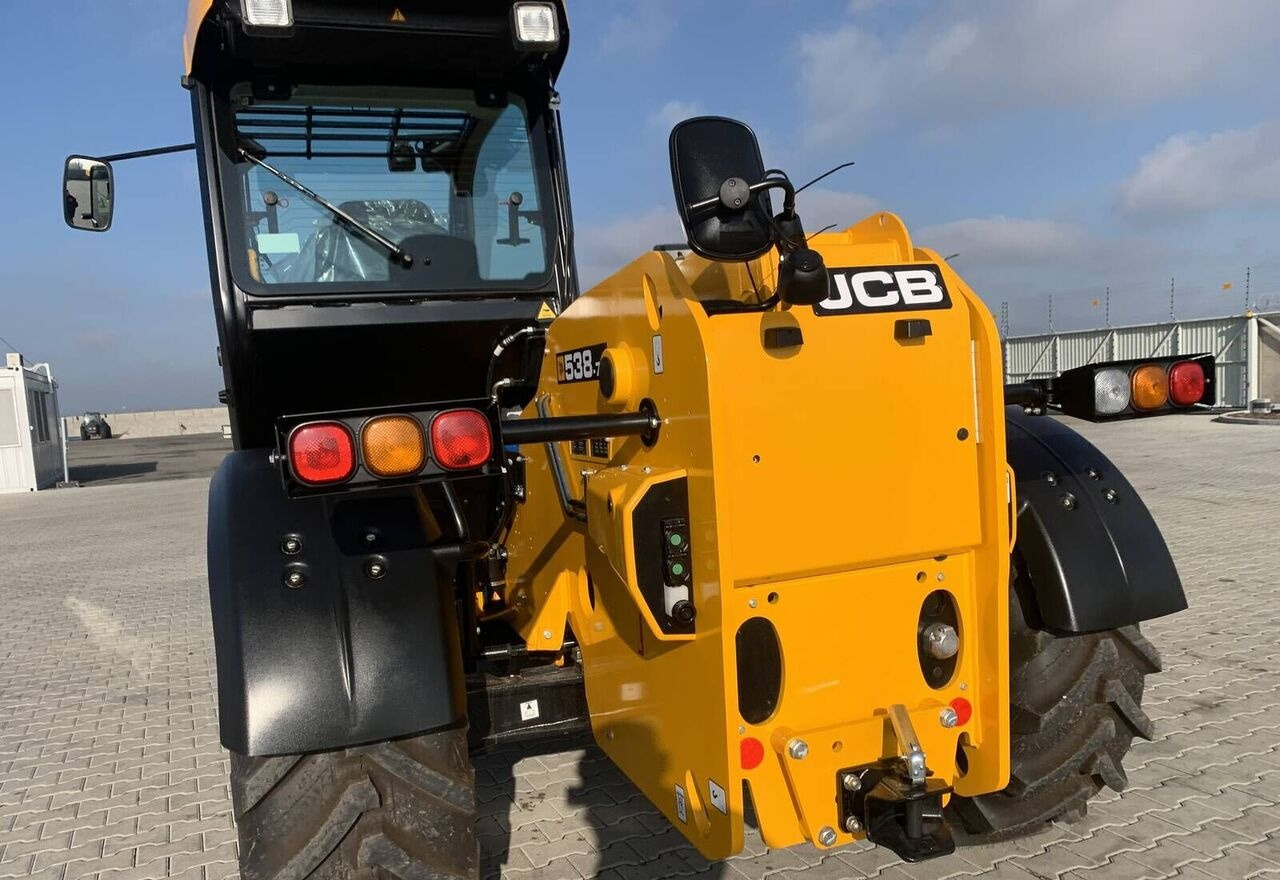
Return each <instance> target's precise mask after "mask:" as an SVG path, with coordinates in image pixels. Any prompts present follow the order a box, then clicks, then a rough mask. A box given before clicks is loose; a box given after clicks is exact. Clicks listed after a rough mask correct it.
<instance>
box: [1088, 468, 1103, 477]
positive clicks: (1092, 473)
mask: <svg viewBox="0 0 1280 880" xmlns="http://www.w3.org/2000/svg"><path fill="white" fill-rule="evenodd" d="M1085 473H1086V474H1088V475H1089V479H1091V480H1101V479H1102V474H1100V473H1098V469H1097V468H1085Z"/></svg>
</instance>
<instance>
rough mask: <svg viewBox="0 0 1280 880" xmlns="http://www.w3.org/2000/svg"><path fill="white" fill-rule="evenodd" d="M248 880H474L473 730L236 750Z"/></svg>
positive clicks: (236, 797) (235, 783) (237, 805)
mask: <svg viewBox="0 0 1280 880" xmlns="http://www.w3.org/2000/svg"><path fill="white" fill-rule="evenodd" d="M231 798H232V802H233V806H234V809H235V817H236V826H237V830H238V832H239V837H240V876H241V877H242V878H243V880H304V878H316V880H390V878H399V880H474V878H476V877H477V876H478V871H479V851H478V848H477V846H476V837H475V821H476V802H475V772H474V770H473V769H472V767H471V760H470V757H469V755H468V753H467V731H466V728H465V727H463V728H460V729H454V730H447V731H443V732H438V733H432V734H427V735H425V736H418V737H411V738H408V739H400V740H393V741H390V742H382V743H376V744H374V745H369V746H361V747H359V748H351V749H341V750H338V751H332V752H318V753H314V754H308V755H285V756H282V757H273V758H250V757H246V756H244V755H240V754H236V753H235V752H232V753H231Z"/></svg>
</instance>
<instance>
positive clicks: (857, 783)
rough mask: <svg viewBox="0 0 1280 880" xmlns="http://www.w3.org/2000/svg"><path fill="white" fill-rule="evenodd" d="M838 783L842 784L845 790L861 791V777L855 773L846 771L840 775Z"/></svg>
mask: <svg viewBox="0 0 1280 880" xmlns="http://www.w3.org/2000/svg"><path fill="white" fill-rule="evenodd" d="M840 784H841V785H842V786H844V790H845V791H861V790H862V779H861V778H860V777H859V776H858V774H857V773H846V774H844V776H841V777H840Z"/></svg>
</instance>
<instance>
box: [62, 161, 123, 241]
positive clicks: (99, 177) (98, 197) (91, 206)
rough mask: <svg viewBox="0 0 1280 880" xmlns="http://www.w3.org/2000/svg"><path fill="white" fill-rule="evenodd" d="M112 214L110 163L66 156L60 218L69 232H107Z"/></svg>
mask: <svg viewBox="0 0 1280 880" xmlns="http://www.w3.org/2000/svg"><path fill="white" fill-rule="evenodd" d="M114 213H115V176H114V174H113V173H112V170H111V163H110V162H104V161H102V160H101V159H93V158H90V157H88V156H68V157H67V161H66V163H65V165H64V166H63V170H62V218H63V219H64V220H66V222H67V225H68V226H70V227H71V228H72V229H81V230H84V231H86V232H106V231H107V230H108V229H110V228H111V218H112V216H113V215H114Z"/></svg>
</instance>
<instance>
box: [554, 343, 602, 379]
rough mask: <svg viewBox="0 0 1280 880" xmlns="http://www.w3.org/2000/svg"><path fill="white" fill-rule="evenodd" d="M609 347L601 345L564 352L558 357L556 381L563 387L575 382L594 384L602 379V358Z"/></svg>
mask: <svg viewBox="0 0 1280 880" xmlns="http://www.w3.org/2000/svg"><path fill="white" fill-rule="evenodd" d="M606 347H607V346H606V345H605V344H604V343H603V342H602V343H600V344H599V345H592V346H588V347H587V348H575V349H573V350H572V351H562V352H560V353H559V354H558V355H556V381H557V382H559V383H560V384H561V385H571V384H573V383H574V382H594V381H596V380H597V379H599V378H600V357H601V355H603V354H604V350H605V348H606Z"/></svg>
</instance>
